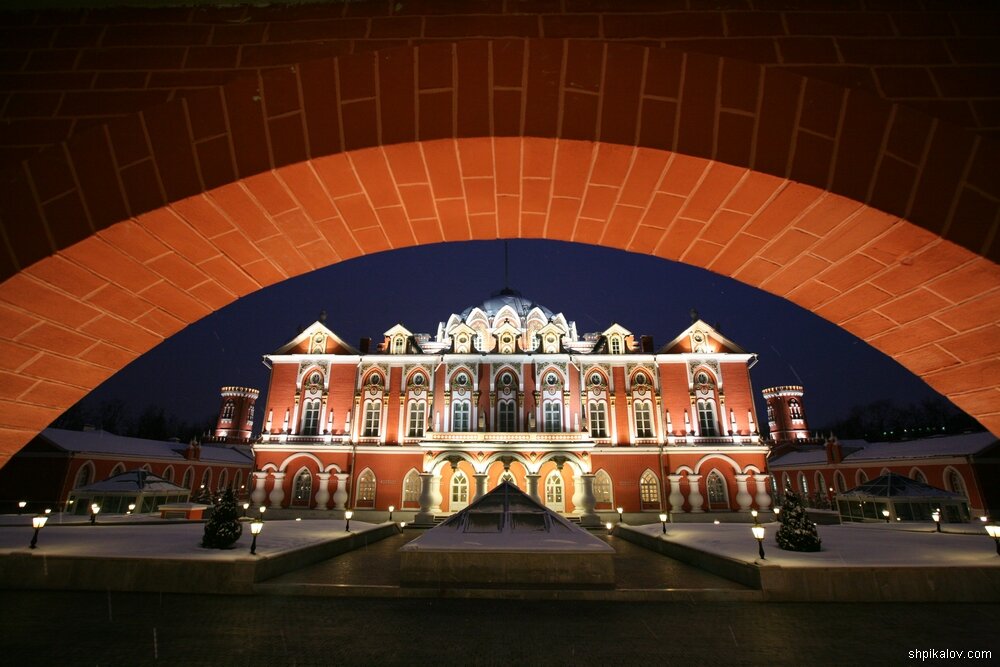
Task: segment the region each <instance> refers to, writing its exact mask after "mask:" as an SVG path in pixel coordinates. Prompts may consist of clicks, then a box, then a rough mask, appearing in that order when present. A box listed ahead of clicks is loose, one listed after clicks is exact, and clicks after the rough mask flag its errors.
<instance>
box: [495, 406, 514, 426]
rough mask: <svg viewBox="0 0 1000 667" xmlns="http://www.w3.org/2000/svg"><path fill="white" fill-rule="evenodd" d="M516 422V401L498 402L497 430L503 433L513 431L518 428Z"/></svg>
mask: <svg viewBox="0 0 1000 667" xmlns="http://www.w3.org/2000/svg"><path fill="white" fill-rule="evenodd" d="M516 424H517V420H516V418H515V415H514V401H500V402H499V403H497V430H498V431H500V432H502V433H511V432H513V431H514V429H515V428H516Z"/></svg>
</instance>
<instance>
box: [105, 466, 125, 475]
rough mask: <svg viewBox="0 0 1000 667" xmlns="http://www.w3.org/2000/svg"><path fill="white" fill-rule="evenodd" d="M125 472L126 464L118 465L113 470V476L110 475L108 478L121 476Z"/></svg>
mask: <svg viewBox="0 0 1000 667" xmlns="http://www.w3.org/2000/svg"><path fill="white" fill-rule="evenodd" d="M123 472H125V464H124V463H116V464H115V467H114V468H112V469H111V474H110V475H108V476H109V477H114V476H115V475H120V474H122V473H123Z"/></svg>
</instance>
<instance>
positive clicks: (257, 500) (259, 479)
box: [250, 472, 267, 507]
mask: <svg viewBox="0 0 1000 667" xmlns="http://www.w3.org/2000/svg"><path fill="white" fill-rule="evenodd" d="M266 482H267V473H266V472H255V473H254V474H253V493H251V494H250V502H252V503H253V504H254V507H260V506H261V505H263V504H264V498H265V497H267V493H266V492H265V491H264V484H265V483H266Z"/></svg>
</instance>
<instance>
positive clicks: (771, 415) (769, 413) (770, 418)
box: [767, 403, 774, 422]
mask: <svg viewBox="0 0 1000 667" xmlns="http://www.w3.org/2000/svg"><path fill="white" fill-rule="evenodd" d="M767 421H769V422H773V421H774V407H773V406H772V405H771V404H770V403H768V404H767Z"/></svg>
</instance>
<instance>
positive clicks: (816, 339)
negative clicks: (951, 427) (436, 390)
mask: <svg viewBox="0 0 1000 667" xmlns="http://www.w3.org/2000/svg"><path fill="white" fill-rule="evenodd" d="M509 257H510V259H509V273H510V287H512V288H514V289H517V290H519V291H520V292H521V293H522V294H524V296H526V297H528V298H531V299H533V300H535V301H536V302H538V303H540V304H542V305H544V306H546V307H548V308H549V309H551V310H552V311H554V312H562V313H563V314H565V316H566V318H567V319H568V320H575V321H576V324H577V331H578V332H579V333H581V334H583V333H585V332H591V331H603V330H604V329H606V328H607V327H608V326H610V325H611V324H612V323H614V322H618V323H619V324H621V325H622V326H624V327H625V328H627V329H629V330H630V331H632V332H633V333H634V334H636V335H637V336H638V335H642V334H648V335H652V336H653V338H654V343H655V344H656V347H657V348H659V347H660V346H661V345H662V344H664V343H666V342H668V341H669V340H671V339H673V338H674V337H675V336H677V335H678V334H679V333H680V332H681V331H683V330H684V329H685V328H687V326H688V325H689V324H690V315H689V312H690V310H691V308H696V309H697V311H698V313H699V316H700V317H701V319H703V320H705V321H706V322H708V323H709V324H712V325H716V324H718V325H719V328H720V330H721V332H722V333H723V334H724V335H725V336H727V337H728V338H730V339H731V340H733V341H734V342H736V343H738V344H739V345H741V346H742V347H743V348H744V349H746V350H748V351H750V352H755V353H757V354H758V355H759V357H760V361H759V362H758V363H757V365H756V366H755V367H754V369H753V371H752V373H751V378H752V382H753V387H754V391H755V393H756V399H757V404H758V414H763V413H764V411H763V399H762V398H761V397H760V389H761V388H763V387H769V386H773V385H779V384H801V385H803V386H804V387H805V391H806V394H805V407H806V416H807V417H808V419H809V423H810V426H811V427H812V428H821V427H823V426H825V425H827V424H830V423H832V422H834V421H836V420H837V419H839V418H841V417H843V416H846V413H847V411H848V410H849V409H850V407H851V406H853V405H858V404H867V403H870V402H872V401H875V400H878V399H882V398H892V399H894V400H895V401H896V402H898V403H901V404H905V403H909V402H913V401H919V400H922V399H924V398H927V397H931V396H935V395H936V394H935V392H934V391H933V390H932V389H930V388H929V387H928V386H927V385H926V384H924V383H923V381H922V380H920V379H918V378H917V377H915V376H914V375H912V374H911V373H910V372H909V371H907V370H905V369H903V368H902V367H901V366H900V365H898V364H897V363H895V362H894V361H892V360H891V359H889V358H888V357H886V356H885V355H883V354H882V353H881V352H879V351H877V350H875V349H874V348H871V347H869V346H868V345H866V344H865V343H863V342H861V341H860V340H858V339H857V338H855V337H854V336H852V335H851V334H849V333H847V332H845V331H843V330H841V329H839V328H837V327H836V326H834V325H833V324H830V323H829V322H827V321H826V320H823V319H821V318H819V317H817V316H815V315H813V314H812V313H811V312H808V311H806V310H803V309H801V308H799V307H798V306H795V305H794V304H792V303H790V302H787V301H784V300H783V299H780V298H777V297H774V296H772V295H770V294H767V293H765V292H762V291H760V290H757V289H754V288H752V287H748V286H746V285H744V284H742V283H738V282H736V281H733V280H730V279H728V278H724V277H722V276H719V275H716V274H713V273H710V272H708V271H704V270H702V269H697V268H694V267H691V266H687V265H684V264H678V263H674V262H668V261H664V260H661V259H658V258H654V257H648V256H644V255H636V254H630V253H625V252H622V251H617V250H609V249H606V248H599V247H594V246H584V245H579V244H571V243H562V242H555V241H529V240H518V241H510V242H509ZM503 286H504V246H503V242H501V241H490V242H468V243H447V244H438V245H432V246H421V247H417V248H408V249H402V250H395V251H390V252H385V253H380V254H377V255H369V256H366V257H362V258H359V259H355V260H351V261H347V262H342V263H339V264H336V265H334V266H330V267H327V268H325V269H322V270H319V271H314V272H312V273H309V274H306V275H303V276H300V277H297V278H293V279H290V280H287V281H285V282H283V283H280V284H278V285H275V286H273V287H270V288H268V289H265V290H261V291H259V292H256V293H254V294H250V295H249V296H246V297H244V298H242V299H239V300H238V301H236V302H235V303H233V304H231V305H230V306H228V307H226V308H224V309H223V310H220V311H218V312H216V313H214V314H212V315H210V316H209V317H206V318H205V319H203V320H201V321H199V322H196V323H194V324H192V325H190V326H189V327H187V328H186V329H184V330H183V331H181V332H180V333H178V334H176V335H175V336H173V337H172V338H170V339H169V340H167V341H165V342H163V343H162V344H161V345H159V346H158V347H156V348H154V349H153V350H151V351H150V352H149V353H147V354H146V355H144V356H143V357H141V358H139V359H137V360H136V361H135V362H133V363H132V364H130V365H129V366H128V367H126V368H125V369H124V370H122V371H121V372H119V373H118V374H117V375H115V376H114V377H112V378H110V379H109V380H108V381H107V382H105V383H104V384H103V385H101V386H100V387H98V388H97V389H96V390H95V391H94V392H93V393H92V394H91V395H90V396H88V397H87V398H86V399H85V405H94V404H96V403H98V402H100V401H102V400H109V399H121V400H123V401H125V402H126V404H127V405H128V407H129V410H130V412H132V413H133V414H138V413H140V412H141V411H142V410H143V409H145V408H146V407H147V406H148V405H158V406H162V407H163V408H164V410H165V412H166V413H167V414H174V415H176V416H178V417H180V418H181V419H183V420H185V421H190V422H197V421H201V420H202V419H205V418H207V417H209V416H210V415H214V414H215V413H216V411H217V410H218V408H219V400H220V399H219V387H221V386H223V385H242V386H250V387H258V388H260V389H261V392H262V395H261V398H260V400H259V403H258V404H259V405H261V406H263V405H264V403H265V402H266V390H267V379H268V373H267V369H266V368H265V367H264V365H263V364H262V362H261V356H262V355H264V354H267V353H269V352H272V351H274V350H275V349H277V348H278V347H280V346H281V345H283V344H284V343H286V342H288V341H289V340H290V339H292V338H293V337H294V336H295V335H297V333H298V331H299V329H300V328H301V327H304V326H307V325H308V324H311V323H312V322H313V321H315V320H316V319H318V316H319V313H320V311H322V310H326V312H327V326H328V327H329V328H330V329H332V330H333V331H334V332H335V333H337V334H338V335H339V336H341V338H343V339H344V340H345V341H347V342H348V343H350V344H352V345H357V343H358V341H359V339H360V338H361V337H363V336H368V337H371V338H372V339H373V342H379V341H381V339H382V333H383V332H384V331H386V330H388V329H389V328H390V327H392V326H393V325H394V324H396V323H401V324H403V325H404V326H405V327H406V328H408V329H409V330H410V331H412V332H414V333H430V334H432V335H433V334H434V333H435V332H436V331H437V324H438V322H440V321H446V320H447V318H448V316H449V315H450V314H451V313H455V312H461V311H462V310H463V309H464V308H466V307H468V306H470V305H473V304H477V303H480V302H481V301H483V300H484V299H485V298H486V297H487V296H489V295H490V294H491V293H493V292H496V291H498V290H500V289H501V288H503ZM258 414H263V410H258ZM256 426H257V428H258V429H259V428H260V424H259V423H258V424H257V425H256Z"/></svg>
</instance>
